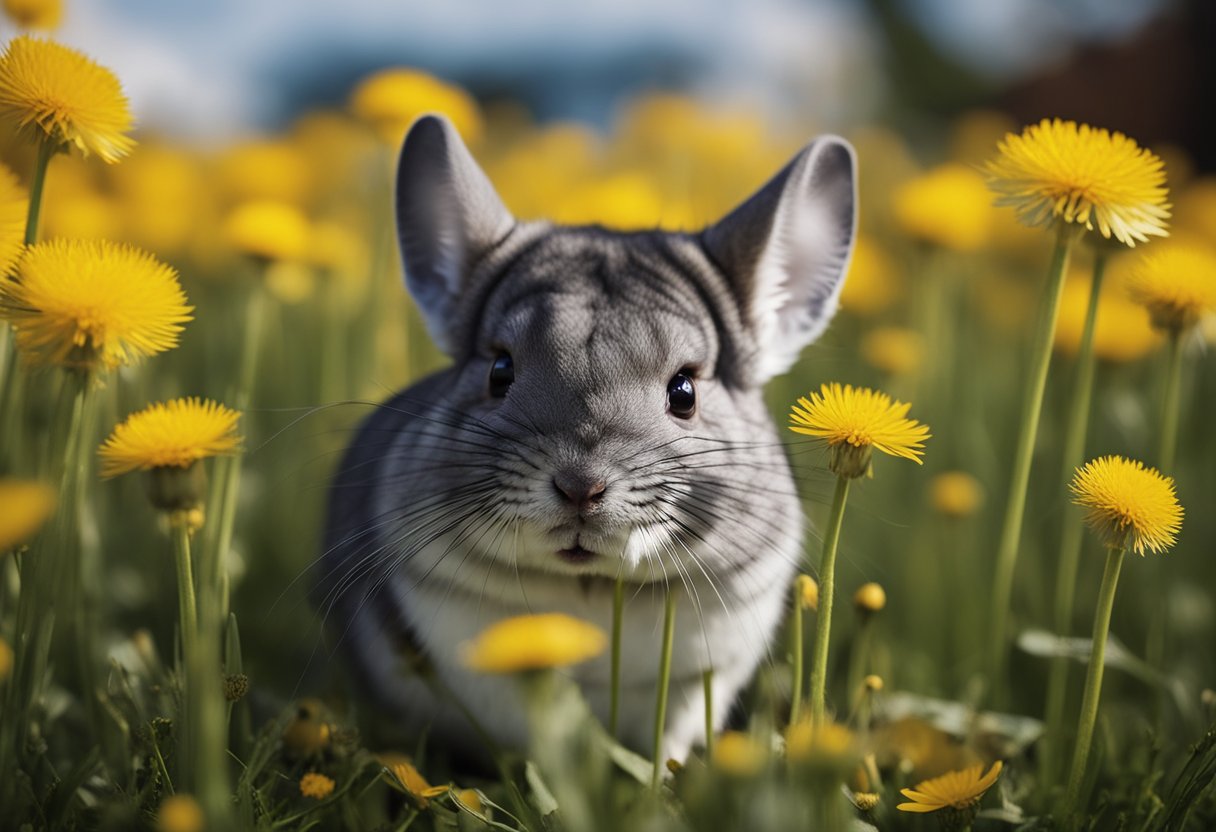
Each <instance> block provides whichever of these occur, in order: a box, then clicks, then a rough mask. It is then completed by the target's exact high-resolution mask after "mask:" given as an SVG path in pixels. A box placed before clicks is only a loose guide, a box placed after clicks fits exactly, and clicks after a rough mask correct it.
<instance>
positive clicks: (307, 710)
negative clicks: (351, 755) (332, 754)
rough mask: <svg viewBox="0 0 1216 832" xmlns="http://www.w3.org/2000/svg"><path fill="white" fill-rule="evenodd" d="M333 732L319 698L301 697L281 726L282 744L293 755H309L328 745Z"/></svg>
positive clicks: (320, 750) (322, 749)
mask: <svg viewBox="0 0 1216 832" xmlns="http://www.w3.org/2000/svg"><path fill="white" fill-rule="evenodd" d="M333 733H334V731H333V726H332V725H330V724H329V720H328V719H327V712H326V710H325V705H324V704H322V702H321V701H320V700H319V699H311V698H310V699H301V700H300V701H299V702H298V703H297V704H296V712H295V714H294V715H293V716H292V719H291V721H290V722H288V723H287V725H286V727H284V728H283V737H282V739H283V746H284V747H285V748H286V749H287V751H288V753H289V754H290V755H291V756H293V757H297V758H298V757H311V756H313V755H314V754H319V753H321V752H322V751H324V750H325V749H326V748H328V747H329V744H330V742H331V741H332V739H333Z"/></svg>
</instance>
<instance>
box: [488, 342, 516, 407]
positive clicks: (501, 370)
mask: <svg viewBox="0 0 1216 832" xmlns="http://www.w3.org/2000/svg"><path fill="white" fill-rule="evenodd" d="M513 381H515V362H514V361H512V360H511V354H510V353H508V352H500V353H499V354H498V355H496V356H494V363H493V364H491V365H490V395H491V396H493V397H494V398H496V399H501V398H502V397H503V396H505V395H507V388H508V387H510V386H511V382H513Z"/></svg>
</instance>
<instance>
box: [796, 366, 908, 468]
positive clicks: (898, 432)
mask: <svg viewBox="0 0 1216 832" xmlns="http://www.w3.org/2000/svg"><path fill="white" fill-rule="evenodd" d="M910 407H911V405H908V404H904V403H902V402H892V400H891V397H890V396H888V395H887V394H886V393H879V392H877V391H874V390H870V389H868V388H865V387H853V386H852V385H850V384H845V385H841V384H839V383H836V382H833V383H831V384H824V385H822V386H821V387H820V389H819V392H818V393H816V392H814V391H812V392H811V394H810V399H807V398H805V397H800V398H799V399H798V402H797V404H795V405H794V406H793V408H792V409H791V412H790V425H789V428H790V430H792V431H793V432H794V433H801V434H805V435H807V436H816V437H819V438H821V439H825V440H827V443H828V446H829V447H830V448H831V449H832V451H833V453H832V459H831V462H830V463H829V466H828V467H830V468H831V469H832V471H833V472H835V473H836V474H839V475H840V476H842V477H860V476H862V475H863V474H865V473H866V472H867V471H868V470H869V463H870V449H871V448H875V449H877V450H879V451H882V452H883V453H885V454H890V455H891V456H897V457H903V458H904V459H910V460H912V461H913V462H915V463H916V464H918V465H919V464H920V463H921V459H920V457H921V456H923V455H924V451H922V450H921V448H923V447H924V445H925V440H926V439H928V438H929V437H930V434H929V426H928V425H922V424H920V423H919V422H917V421H916V420H915V419H908V418H906V416H907V413H908V409H909V408H910Z"/></svg>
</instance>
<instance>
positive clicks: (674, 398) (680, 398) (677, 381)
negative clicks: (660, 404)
mask: <svg viewBox="0 0 1216 832" xmlns="http://www.w3.org/2000/svg"><path fill="white" fill-rule="evenodd" d="M667 409H668V410H669V411H671V415H672V416H677V417H679V418H681V419H691V418H692V414H693V413H694V412H696V409H697V386H696V385H695V384H693V382H692V376H691V375H690V374H689V373H688V372H686V371H683V370H681V371H680V372H678V373H676V374H675V375H674V376H672V377H671V381H669V382H667Z"/></svg>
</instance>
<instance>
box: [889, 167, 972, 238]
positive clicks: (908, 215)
mask: <svg viewBox="0 0 1216 832" xmlns="http://www.w3.org/2000/svg"><path fill="white" fill-rule="evenodd" d="M891 200H892V201H891V207H892V209H893V211H894V215H895V221H896V223H897V224H898V225H899V227H900V229H901V230H902V231H903V232H904V233H905V234H907V235H908V236H909V237H912V238H914V239H916V240H921V241H923V242H926V243H930V244H932V245H936V246H941V247H942V248H946V249H950V250H952V251H978V250H979V249H981V248H983V247H984V246H985V245H987V243H988V240H989V238H990V237H991V234H992V214H993V211H992V198H991V197H990V195H989V193H988V188H987V187H986V186H985V184H984V177H983V176H981V175H980V174H979V173H977V172H976V171H975V170H974V169H972V168H970V167H968V166H966V165H960V164H956V163H950V164H945V165H942V166H940V167H937V168H934V169H933V170H930V171H928V172H926V173H924V174H921V175H920V176H918V177H916V178H915V179H912V180H909V181H908V182H905V183H904V184H903V185H901V186H900V187H899V188H897V189H896V190H895V193H894V194H893V195H892V197H891Z"/></svg>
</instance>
